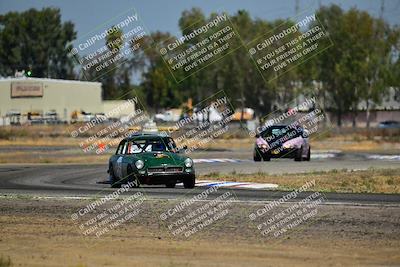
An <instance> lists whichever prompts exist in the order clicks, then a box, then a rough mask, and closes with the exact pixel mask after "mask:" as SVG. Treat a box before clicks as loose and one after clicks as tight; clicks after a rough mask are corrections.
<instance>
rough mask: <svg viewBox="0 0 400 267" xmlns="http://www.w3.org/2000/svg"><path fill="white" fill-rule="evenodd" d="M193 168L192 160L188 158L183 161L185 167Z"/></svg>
mask: <svg viewBox="0 0 400 267" xmlns="http://www.w3.org/2000/svg"><path fill="white" fill-rule="evenodd" d="M192 166H193V160H192V159H190V158H187V159H185V167H186V168H190V167H192Z"/></svg>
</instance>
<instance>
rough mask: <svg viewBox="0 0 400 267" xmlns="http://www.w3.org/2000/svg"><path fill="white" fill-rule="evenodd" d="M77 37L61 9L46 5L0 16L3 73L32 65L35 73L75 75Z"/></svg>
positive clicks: (34, 74) (11, 72)
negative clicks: (74, 54)
mask: <svg viewBox="0 0 400 267" xmlns="http://www.w3.org/2000/svg"><path fill="white" fill-rule="evenodd" d="M75 38H76V32H75V30H74V25H73V24H72V22H64V23H61V15H60V10H59V9H55V8H44V9H42V10H40V11H39V10H36V9H29V10H27V11H25V12H21V13H19V12H9V13H7V14H5V15H1V16H0V58H1V61H0V75H2V76H11V75H13V74H14V72H15V70H22V69H25V70H27V69H31V71H32V76H35V77H51V78H61V79H71V78H74V72H73V66H74V63H73V60H72V59H71V58H70V57H69V56H68V52H69V51H70V50H71V49H72V44H71V42H72V41H73V40H74V39H75Z"/></svg>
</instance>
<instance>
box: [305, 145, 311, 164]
mask: <svg viewBox="0 0 400 267" xmlns="http://www.w3.org/2000/svg"><path fill="white" fill-rule="evenodd" d="M310 159H311V148H308V152H307V157H306V158H305V159H304V160H305V161H310Z"/></svg>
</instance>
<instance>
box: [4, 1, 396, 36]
mask: <svg viewBox="0 0 400 267" xmlns="http://www.w3.org/2000/svg"><path fill="white" fill-rule="evenodd" d="M331 3H335V4H338V5H340V6H341V7H342V8H343V9H348V8H350V7H357V8H359V9H361V10H365V11H368V12H369V13H370V14H372V15H373V16H376V17H378V16H379V13H380V7H381V0H358V1H356V0H348V1H345V0H336V1H329V0H299V9H300V11H302V10H308V11H311V10H315V9H317V8H318V7H319V5H320V4H322V5H329V4H331ZM48 6H52V7H58V8H60V10H61V14H62V19H63V21H66V20H71V21H72V22H73V23H74V24H75V28H76V30H77V31H78V39H80V38H82V36H84V35H86V34H87V33H89V32H91V31H93V30H94V29H95V28H96V27H97V26H98V25H100V24H102V23H104V22H105V21H108V20H110V19H111V18H114V17H115V16H117V15H118V14H120V13H121V12H124V11H126V10H127V9H130V8H132V7H134V8H135V9H136V11H137V12H138V13H139V16H140V17H141V19H142V21H143V23H144V24H145V25H146V26H147V28H148V29H149V30H150V31H156V30H160V31H168V32H170V33H172V34H174V35H178V33H179V28H178V20H179V17H180V15H181V13H182V11H184V10H185V9H190V8H191V7H199V8H201V9H202V10H203V11H204V12H205V13H206V14H209V13H210V12H212V11H216V10H225V11H227V12H228V13H230V14H233V13H235V12H236V11H237V10H239V9H245V10H247V11H249V12H250V14H251V15H252V16H253V17H258V18H262V19H267V20H273V19H277V18H289V17H292V16H294V15H295V0H279V1H272V0H271V1H270V0H246V1H244V0H169V1H162V0H158V1H156V0H145V1H143V0H142V1H135V0H114V1H104V0H80V1H78V0H70V1H61V0H60V1H56V0H12V1H8V0H6V1H4V0H2V1H1V2H0V14H4V13H7V12H9V11H24V10H27V9H29V8H37V9H41V8H42V7H48ZM384 6H385V9H384V13H383V17H384V18H385V20H387V21H388V22H389V23H391V24H399V25H400V0H385V5H384Z"/></svg>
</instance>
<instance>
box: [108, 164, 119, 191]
mask: <svg viewBox="0 0 400 267" xmlns="http://www.w3.org/2000/svg"><path fill="white" fill-rule="evenodd" d="M108 170H109V172H110V184H111V188H121V183H120V182H119V181H118V179H117V178H116V177H115V175H114V170H113V167H112V165H110V167H109V168H108Z"/></svg>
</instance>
